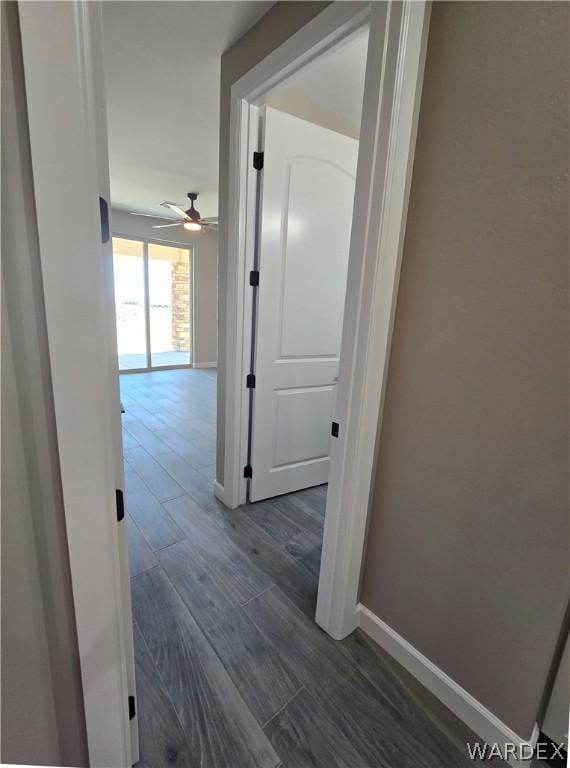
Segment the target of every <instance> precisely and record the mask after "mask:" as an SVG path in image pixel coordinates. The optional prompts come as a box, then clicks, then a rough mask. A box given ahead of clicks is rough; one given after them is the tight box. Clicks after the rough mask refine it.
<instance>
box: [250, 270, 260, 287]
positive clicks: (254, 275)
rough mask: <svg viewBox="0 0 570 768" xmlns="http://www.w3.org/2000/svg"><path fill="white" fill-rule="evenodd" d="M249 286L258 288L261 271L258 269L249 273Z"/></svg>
mask: <svg viewBox="0 0 570 768" xmlns="http://www.w3.org/2000/svg"><path fill="white" fill-rule="evenodd" d="M249 284H250V285H253V286H256V285H259V270H258V269H252V270H251V272H250V273H249Z"/></svg>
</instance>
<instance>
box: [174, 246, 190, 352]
mask: <svg viewBox="0 0 570 768" xmlns="http://www.w3.org/2000/svg"><path fill="white" fill-rule="evenodd" d="M171 290H172V346H173V348H174V349H175V350H176V351H177V352H188V351H189V350H190V348H191V334H192V305H191V301H190V296H191V291H190V264H189V260H188V259H186V258H184V257H182V255H181V256H180V260H179V261H174V262H172V289H171Z"/></svg>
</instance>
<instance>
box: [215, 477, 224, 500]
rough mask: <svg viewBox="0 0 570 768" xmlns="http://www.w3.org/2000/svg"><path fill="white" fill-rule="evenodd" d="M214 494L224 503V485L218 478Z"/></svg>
mask: <svg viewBox="0 0 570 768" xmlns="http://www.w3.org/2000/svg"><path fill="white" fill-rule="evenodd" d="M214 496H215V497H216V498H217V499H218V500H219V501H221V502H222V504H223V503H224V486H223V485H222V484H221V483H218V481H217V480H214Z"/></svg>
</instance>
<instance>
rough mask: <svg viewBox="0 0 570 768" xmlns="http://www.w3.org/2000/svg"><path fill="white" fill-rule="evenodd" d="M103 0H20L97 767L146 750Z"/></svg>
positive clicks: (130, 759)
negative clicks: (138, 679) (120, 362)
mask: <svg viewBox="0 0 570 768" xmlns="http://www.w3.org/2000/svg"><path fill="white" fill-rule="evenodd" d="M100 13H101V7H100V4H99V3H97V2H91V3H85V2H81V1H80V0H73V1H70V2H65V3H61V2H45V3H29V2H24V1H21V2H20V3H19V14H20V29H21V39H22V54H23V61H24V77H25V85H26V100H27V108H28V120H29V129H30V147H31V159H32V168H33V177H34V178H33V181H34V198H35V206H36V216H37V229H38V240H39V250H40V261H41V271H42V279H43V289H44V299H45V313H46V325H47V335H48V344H49V361H50V367H51V378H52V386H53V398H54V409H55V420H56V429H57V442H58V450H59V465H60V475H61V482H62V489H63V504H64V512H65V522H66V529H67V542H68V549H69V562H70V570H71V582H72V590H73V602H74V608H75V621H76V628H77V640H78V648H79V661H80V667H81V679H82V684H83V700H84V706H85V718H86V726H87V747H88V752H89V765H90V766H91V768H108V766H111V765H112V766H117V768H130V766H131V765H132V764H133V763H134V762H136V761H137V760H138V736H137V725H136V723H137V720H136V717H135V718H133V719H130V718H129V703H128V698H129V696H132V695H134V694H135V686H134V658H133V654H132V642H133V641H132V618H131V603H130V584H129V573H128V556H127V544H126V528H125V522H126V521H123V522H118V515H117V505H116V499H115V490H116V489H123V488H124V479H123V462H122V445H121V425H120V415H119V413H120V410H119V383H118V374H117V367H116V333H115V322H114V303H113V270H112V251H111V242H110V239H109V241H108V242H107V243H106V244H105V245H102V228H101V221H100V213H99V198H100V197H102V198H103V199H104V200H106V201H108V200H109V165H108V158H107V144H106V141H107V140H106V130H107V129H106V116H105V95H104V81H103V71H102V66H103V56H102V46H101V18H100Z"/></svg>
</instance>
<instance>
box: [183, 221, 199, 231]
mask: <svg viewBox="0 0 570 768" xmlns="http://www.w3.org/2000/svg"><path fill="white" fill-rule="evenodd" d="M184 229H188V230H190V232H199V231H200V230H201V229H202V226H201V224H198V222H197V221H185V222H184Z"/></svg>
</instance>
